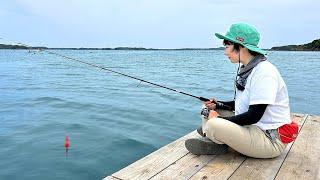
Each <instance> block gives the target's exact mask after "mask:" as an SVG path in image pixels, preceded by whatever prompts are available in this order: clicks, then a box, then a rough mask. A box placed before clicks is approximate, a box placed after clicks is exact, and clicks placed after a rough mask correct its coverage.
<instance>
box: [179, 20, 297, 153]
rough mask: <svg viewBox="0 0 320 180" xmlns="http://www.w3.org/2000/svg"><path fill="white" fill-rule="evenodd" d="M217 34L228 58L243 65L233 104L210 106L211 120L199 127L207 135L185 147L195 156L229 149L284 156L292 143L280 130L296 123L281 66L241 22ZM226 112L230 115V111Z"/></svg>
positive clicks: (207, 107) (253, 30)
mask: <svg viewBox="0 0 320 180" xmlns="http://www.w3.org/2000/svg"><path fill="white" fill-rule="evenodd" d="M215 36H216V37H218V38H219V39H222V40H223V45H224V46H225V50H224V54H225V56H227V57H228V58H229V59H230V61H231V62H232V63H239V67H240V63H241V64H242V66H241V68H240V72H239V68H238V72H237V76H236V80H235V96H234V100H233V101H229V102H222V101H215V100H213V101H208V102H205V103H204V108H205V109H204V110H209V111H208V113H207V114H208V116H206V117H203V124H202V127H200V128H199V129H198V133H199V134H200V135H202V136H203V137H201V138H193V139H188V140H186V141H185V146H186V148H187V149H188V151H189V152H191V153H193V154H196V155H204V154H207V155H209V154H224V153H227V150H228V147H230V148H232V149H234V150H235V151H237V152H239V153H241V154H244V155H246V156H250V157H254V158H273V157H277V156H279V155H280V154H281V153H282V152H283V151H284V149H285V147H286V145H287V142H283V141H282V139H281V138H280V136H279V133H278V129H279V127H282V126H283V125H288V124H290V123H291V122H292V121H291V118H290V107H289V97H288V92H287V87H286V84H285V82H284V80H283V79H282V77H281V75H280V73H279V72H278V70H277V68H276V67H275V66H274V65H273V64H271V63H270V62H269V61H267V58H266V56H265V55H266V52H265V51H264V50H262V49H260V48H259V47H258V46H257V45H258V43H259V40H260V34H259V32H258V31H257V30H256V28H255V27H253V26H252V25H249V24H246V23H236V24H233V25H231V27H230V29H229V31H228V32H227V33H226V35H221V34H219V33H215ZM226 109H228V110H231V111H227V113H226ZM223 110H224V112H223ZM233 112H234V113H233Z"/></svg>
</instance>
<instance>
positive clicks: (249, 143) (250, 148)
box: [205, 118, 285, 158]
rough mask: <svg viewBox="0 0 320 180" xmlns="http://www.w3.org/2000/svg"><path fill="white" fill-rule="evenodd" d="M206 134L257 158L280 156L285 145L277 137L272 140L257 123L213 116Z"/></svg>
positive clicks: (207, 126)
mask: <svg viewBox="0 0 320 180" xmlns="http://www.w3.org/2000/svg"><path fill="white" fill-rule="evenodd" d="M205 128H206V135H207V137H208V138H209V139H211V140H212V141H214V142H216V141H218V142H222V143H225V144H227V145H228V146H229V147H231V148H232V149H234V150H236V151H238V152H239V153H241V154H244V155H247V156H250V157H255V158H273V157H276V156H279V155H280V154H281V153H282V151H283V150H284V148H285V145H284V144H283V143H282V142H281V141H280V140H279V139H276V140H275V142H272V141H271V140H270V139H269V138H268V137H267V136H266V135H265V133H264V132H263V131H262V130H261V129H260V128H259V127H257V126H255V125H249V126H240V125H237V124H235V123H233V122H230V121H228V120H225V119H222V118H212V119H210V120H208V121H207V122H206V125H205Z"/></svg>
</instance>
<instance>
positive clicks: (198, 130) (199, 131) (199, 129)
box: [197, 126, 206, 137]
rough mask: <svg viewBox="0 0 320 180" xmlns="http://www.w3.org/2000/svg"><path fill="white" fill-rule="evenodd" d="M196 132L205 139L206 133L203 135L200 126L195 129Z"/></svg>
mask: <svg viewBox="0 0 320 180" xmlns="http://www.w3.org/2000/svg"><path fill="white" fill-rule="evenodd" d="M197 132H198V133H199V134H200V135H201V136H202V137H206V133H203V131H202V126H200V127H198V128H197Z"/></svg>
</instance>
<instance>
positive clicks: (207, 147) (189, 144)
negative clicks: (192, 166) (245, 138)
mask: <svg viewBox="0 0 320 180" xmlns="http://www.w3.org/2000/svg"><path fill="white" fill-rule="evenodd" d="M185 146H186V148H187V150H188V151H189V152H190V153H192V154H195V155H219V154H226V153H227V152H228V146H227V145H226V144H217V143H215V142H212V141H211V140H210V139H209V138H199V139H197V138H192V139H187V140H186V141H185Z"/></svg>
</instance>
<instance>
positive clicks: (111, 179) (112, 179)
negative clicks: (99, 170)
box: [103, 176, 121, 180]
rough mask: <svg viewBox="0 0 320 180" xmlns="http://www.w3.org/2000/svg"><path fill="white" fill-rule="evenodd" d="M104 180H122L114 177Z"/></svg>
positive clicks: (104, 179)
mask: <svg viewBox="0 0 320 180" xmlns="http://www.w3.org/2000/svg"><path fill="white" fill-rule="evenodd" d="M103 180H121V179H118V178H115V177H113V176H108V177H105V178H103Z"/></svg>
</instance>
